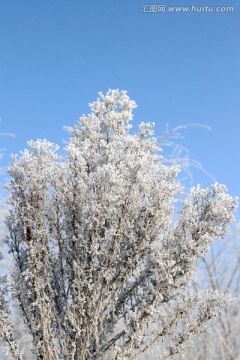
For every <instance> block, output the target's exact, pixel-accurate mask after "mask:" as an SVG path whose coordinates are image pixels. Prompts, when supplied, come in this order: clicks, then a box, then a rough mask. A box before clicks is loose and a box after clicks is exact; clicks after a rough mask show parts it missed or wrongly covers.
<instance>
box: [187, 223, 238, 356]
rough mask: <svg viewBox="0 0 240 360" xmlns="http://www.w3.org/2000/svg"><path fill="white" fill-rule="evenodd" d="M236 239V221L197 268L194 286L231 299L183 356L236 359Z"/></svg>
mask: <svg viewBox="0 0 240 360" xmlns="http://www.w3.org/2000/svg"><path fill="white" fill-rule="evenodd" d="M239 245H240V242H239V225H238V226H237V227H236V228H235V231H234V232H233V234H232V235H231V236H229V237H228V238H226V239H224V240H221V241H220V243H219V242H218V243H217V244H213V246H212V247H211V250H210V252H209V254H208V255H207V256H206V257H205V258H203V260H202V261H201V262H200V264H199V268H198V282H197V284H195V286H196V287H197V288H207V289H213V290H215V289H218V290H221V291H224V292H225V293H230V294H232V295H233V296H234V298H235V301H234V303H233V304H231V306H227V307H225V308H224V309H223V311H221V313H220V316H218V317H217V318H216V319H215V321H214V323H213V324H212V331H211V332H210V333H209V332H208V333H203V334H201V336H199V337H198V338H197V339H196V341H195V344H194V347H193V349H192V351H189V352H188V354H186V355H187V356H186V359H189V360H190V359H192V358H193V353H194V359H196V360H205V359H212V360H220V359H221V360H236V359H239V353H240V340H239V328H240V295H239V294H240V266H239V265H240V256H239V250H240V247H239Z"/></svg>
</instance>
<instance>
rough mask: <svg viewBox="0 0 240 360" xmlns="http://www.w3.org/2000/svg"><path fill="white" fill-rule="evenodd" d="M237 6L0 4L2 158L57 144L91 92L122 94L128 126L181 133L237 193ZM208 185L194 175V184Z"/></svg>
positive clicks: (74, 1)
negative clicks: (130, 115) (30, 146)
mask: <svg viewBox="0 0 240 360" xmlns="http://www.w3.org/2000/svg"><path fill="white" fill-rule="evenodd" d="M143 4H149V5H150V4H164V5H166V6H192V5H194V6H197V5H198V6H203V5H208V6H215V7H216V6H234V12H231V13H206V12H205V13H204V12H201V13H196V12H195V13H179V12H178V13H172V12H168V11H165V12H164V13H161V12H159V13H143V12H141V7H142V5H143ZM239 43H240V4H239V2H237V1H236V0H192V1H191V0H161V1H160V2H151V1H149V0H148V1H145V2H144V1H139V0H138V1H136V0H111V1H110V0H104V1H99V0H95V1H91V0H88V1H81V0H2V1H1V2H0V117H1V118H2V122H1V124H0V131H1V132H14V133H15V134H16V138H15V139H11V138H7V137H1V138H0V139H1V146H0V147H5V148H6V152H5V156H4V158H3V160H2V162H1V163H2V166H6V165H7V162H8V159H9V154H10V153H11V152H13V153H16V152H18V151H19V150H21V149H23V148H24V147H26V141H27V140H29V139H37V138H47V139H49V140H50V141H53V142H56V143H59V144H61V142H62V140H63V139H64V138H66V137H67V134H66V133H65V132H64V131H63V129H62V127H63V126H64V125H73V124H74V123H75V121H76V120H77V119H78V118H79V116H80V115H81V114H82V113H87V112H88V103H89V102H91V101H93V100H94V99H96V97H97V92H98V91H103V92H105V91H107V89H109V88H118V89H126V90H128V93H129V96H130V97H131V98H133V99H134V100H135V101H136V102H137V104H138V108H137V109H136V111H135V118H134V124H135V125H136V124H137V123H139V122H141V121H154V122H155V123H156V134H157V135H158V134H160V132H161V131H162V130H163V129H164V127H165V124H166V123H168V124H169V125H170V127H172V128H173V127H175V126H177V125H179V124H184V123H200V124H206V125H209V126H211V128H212V130H211V131H207V130H205V129H201V128H189V129H188V130H185V131H184V134H185V135H186V136H185V139H184V140H181V144H182V145H184V146H187V147H188V148H189V149H190V151H191V155H192V157H193V158H194V159H196V160H198V161H199V162H201V163H202V165H203V166H204V167H205V169H206V170H207V171H209V172H210V173H211V174H212V175H213V176H214V177H215V178H216V179H217V181H219V182H221V183H225V184H226V185H227V187H228V189H229V191H230V193H231V194H233V195H239V194H240V168H239V162H238V156H239V155H240V151H239V150H240V141H239V133H240V125H239V124H240V121H239V120H240V119H239V104H240V66H239V65H240V47H239ZM211 182H212V180H211V179H210V178H209V177H207V176H206V175H204V174H202V173H201V172H200V171H196V172H194V183H201V184H202V185H203V186H208V185H209V184H210V183H211Z"/></svg>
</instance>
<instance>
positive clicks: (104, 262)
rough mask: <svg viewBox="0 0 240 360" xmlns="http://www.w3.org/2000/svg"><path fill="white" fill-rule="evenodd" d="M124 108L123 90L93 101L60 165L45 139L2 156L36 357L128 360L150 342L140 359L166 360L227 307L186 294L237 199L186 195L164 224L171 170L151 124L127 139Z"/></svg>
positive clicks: (221, 298)
mask: <svg viewBox="0 0 240 360" xmlns="http://www.w3.org/2000/svg"><path fill="white" fill-rule="evenodd" d="M135 107H136V104H135V102H134V101H131V100H130V99H129V97H128V95H127V93H126V91H118V90H113V91H111V90H110V91H108V92H107V94H106V95H103V94H102V93H100V94H99V98H98V99H97V101H96V102H94V103H92V104H90V109H91V113H90V114H89V115H87V116H82V117H81V118H80V121H79V122H78V124H77V125H76V126H75V127H73V128H68V130H69V131H70V133H71V140H70V142H69V144H68V146H67V147H66V151H67V157H66V158H61V157H60V156H59V155H58V147H57V146H55V145H54V144H52V143H49V142H48V141H46V140H37V141H35V142H33V141H30V142H29V143H28V145H29V147H30V150H24V151H23V152H22V153H21V155H20V156H13V157H12V162H11V164H10V166H9V169H8V171H9V174H10V175H11V182H10V184H9V191H10V193H11V197H10V203H11V207H12V210H11V212H10V215H9V216H8V218H7V225H8V228H9V231H10V237H9V240H8V244H9V248H10V251H11V252H12V254H13V255H14V259H15V262H14V267H13V270H12V273H11V289H12V296H13V298H14V300H15V301H16V303H17V305H18V307H19V309H20V311H21V314H22V316H23V317H24V319H25V322H26V324H27V326H28V331H29V333H30V334H31V336H32V339H33V351H34V354H35V355H34V356H35V358H36V359H74V360H77V359H118V360H123V359H137V358H141V357H142V356H143V355H142V354H144V353H146V356H147V354H151V353H150V350H151V348H153V349H154V346H155V345H156V344H158V349H159V351H158V352H157V353H153V354H151V355H148V356H150V357H149V358H152V359H155V358H156V359H157V358H159V359H165V358H167V357H171V356H172V355H174V354H177V353H179V352H181V351H182V350H183V349H184V346H185V343H187V342H188V341H189V339H190V337H191V336H193V335H197V334H199V333H200V332H202V331H205V330H206V328H207V321H208V319H210V318H211V317H212V316H213V315H214V314H215V313H216V312H217V311H218V310H219V308H220V307H221V306H222V305H224V304H226V303H227V302H228V301H229V298H228V297H227V296H226V295H223V294H222V293H221V292H217V291H208V292H202V293H199V294H195V293H191V292H189V291H187V286H188V284H189V283H190V282H192V281H193V280H194V277H195V267H196V264H197V262H198V260H199V259H200V258H201V257H203V256H204V255H205V254H206V252H207V250H208V246H209V244H210V243H211V242H212V241H213V240H215V239H217V238H219V237H223V236H224V235H225V234H226V233H227V232H228V228H227V224H228V223H229V222H232V221H233V220H234V218H233V215H232V212H233V211H234V210H236V206H237V205H236V202H237V201H236V199H233V198H232V197H231V196H229V195H227V194H226V188H225V187H224V186H223V185H218V184H215V185H213V186H212V187H211V188H210V189H206V190H202V189H200V188H198V187H197V188H195V189H192V191H191V194H190V196H189V198H188V199H186V200H185V201H184V202H183V204H182V210H181V211H180V214H179V220H178V221H177V222H174V221H173V215H174V203H175V201H176V197H177V196H178V195H179V194H180V193H181V192H182V187H181V185H180V184H179V183H178V182H177V181H176V176H177V174H178V172H179V168H178V167H176V166H165V165H163V164H162V161H161V156H160V155H159V153H160V149H159V148H158V147H157V145H156V140H155V139H154V138H153V127H154V124H150V123H147V124H144V123H141V125H140V126H139V132H138V133H137V134H130V132H129V130H130V128H131V125H130V124H129V122H130V121H131V120H132V118H133V115H132V110H133V109H134V108H135ZM174 216H175V215H174ZM4 309H5V308H3V311H5V310H4ZM6 315H7V314H6ZM2 319H3V320H2V321H1V324H2V325H1V326H2V327H3V328H5V329H6V328H7V326H8V323H5V322H4V319H5V318H4V317H3V318H2ZM2 335H3V337H4V338H5V339H6V340H7V336H6V335H5V333H4V332H3V333H2ZM159 344H160V345H159ZM12 354H13V356H14V357H15V358H16V359H21V355H18V349H15V348H13V349H12ZM151 356H152V357H151Z"/></svg>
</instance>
